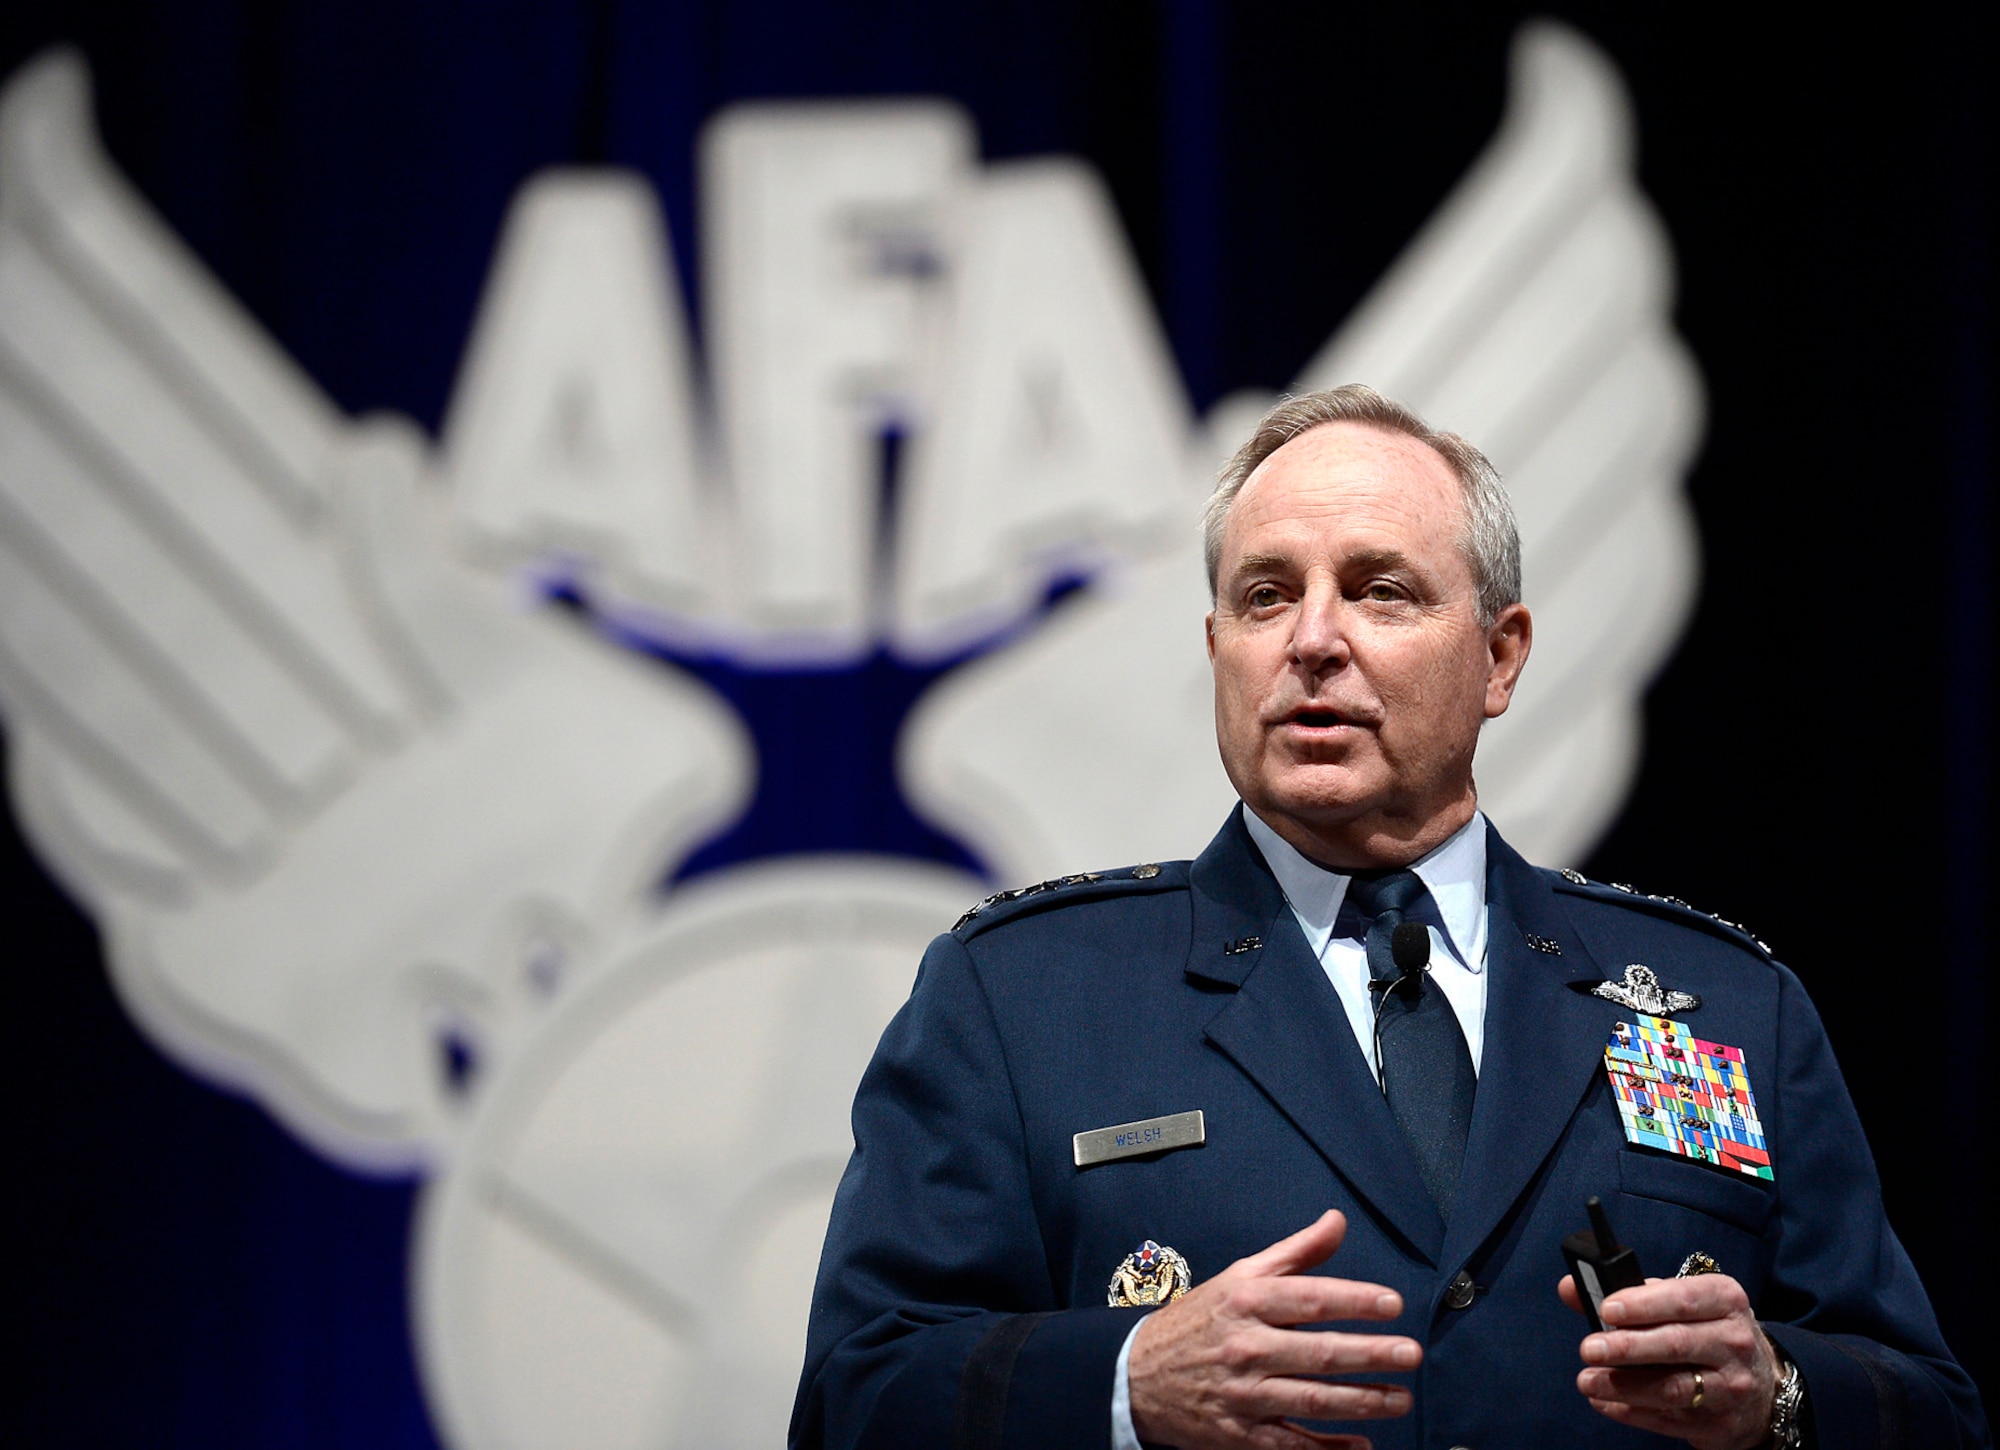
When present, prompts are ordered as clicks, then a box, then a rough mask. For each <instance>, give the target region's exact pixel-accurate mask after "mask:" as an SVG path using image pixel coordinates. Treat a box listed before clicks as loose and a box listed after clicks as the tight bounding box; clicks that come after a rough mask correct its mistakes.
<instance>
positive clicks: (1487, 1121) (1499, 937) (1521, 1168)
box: [1444, 827, 1605, 1266]
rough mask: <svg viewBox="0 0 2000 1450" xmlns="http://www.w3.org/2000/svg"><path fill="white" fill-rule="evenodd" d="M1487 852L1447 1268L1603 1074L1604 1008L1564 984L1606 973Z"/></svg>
mask: <svg viewBox="0 0 2000 1450" xmlns="http://www.w3.org/2000/svg"><path fill="white" fill-rule="evenodd" d="M1486 852H1487V872H1486V907H1487V937H1486V941H1487V946H1486V966H1487V971H1488V972H1489V973H1491V976H1490V978H1489V980H1488V982H1487V987H1486V1039H1485V1047H1484V1049H1483V1050H1482V1051H1481V1053H1480V1065H1479V1091H1478V1095H1477V1096H1476V1097H1475V1098H1474V1100H1473V1110H1472V1131H1471V1135H1470V1137H1469V1138H1468V1140H1467V1142H1466V1148H1465V1169H1464V1171H1463V1173H1462V1175H1461V1176H1460V1178H1459V1182H1458V1192H1457V1196H1456V1197H1455V1199H1454V1200H1453V1213H1452V1222H1451V1230H1450V1232H1449V1234H1448V1235H1447V1236H1446V1240H1445V1245H1444V1262H1445V1264H1446V1265H1447V1266H1451V1265H1456V1264H1459V1263H1463V1262H1464V1261H1465V1260H1466V1259H1467V1258H1468V1257H1470V1256H1471V1254H1472V1253H1473V1252H1474V1251H1475V1250H1477V1248H1478V1247H1479V1245H1480V1244H1481V1243H1483V1242H1484V1241H1485V1239H1486V1238H1487V1236H1488V1235H1489V1234H1491V1233H1492V1232H1493V1230H1494V1229H1495V1228H1496V1227H1497V1226H1498V1225H1499V1224H1500V1223H1501V1221H1502V1220H1503V1219H1504V1218H1505V1217H1506V1215H1507V1212H1508V1210H1509V1209H1510V1208H1511V1207H1512V1206H1513V1203H1514V1201H1515V1200H1516V1199H1517V1198H1519V1197H1520V1195H1521V1193H1522V1191H1523V1190H1524V1189H1525V1188H1526V1187H1527V1186H1528V1184H1529V1183H1530V1182H1531V1181H1532V1180H1533V1178H1534V1176H1535V1174H1536V1173H1537V1172H1538V1171H1539V1170H1540V1168H1541V1166H1542V1163H1543V1161H1544V1160H1545V1159H1546V1158H1547V1157H1548V1155H1549V1153H1550V1151H1551V1150H1552V1149H1553V1148H1554V1147H1555V1145H1556V1142H1557V1140H1558V1139H1559V1138H1561V1136H1562V1133H1563V1129H1564V1128H1565V1127H1566V1126H1567V1125H1568V1123H1569V1120H1570V1118H1571V1116H1572V1115H1573V1114H1574V1113H1575V1111H1576V1107H1577V1104H1578V1103H1579V1102H1580V1101H1581V1100H1582V1097H1583V1095H1584V1093H1585V1092H1586V1091H1587V1090H1588V1089H1589V1087H1590V1085H1591V1083H1592V1081H1593V1080H1594V1079H1595V1076H1596V1074H1597V1073H1598V1072H1600V1071H1602V1066H1601V1064H1602V1060H1603V1057H1602V1054H1603V1048H1604V1040H1605V1026H1604V1013H1603V1011H1602V1006H1603V1004H1602V1003H1599V1002H1596V1001H1594V1000H1593V999H1591V998H1590V997H1587V996H1584V995H1582V994H1580V993H1578V992H1575V991H1572V990H1570V987H1569V983H1570V982H1572V981H1592V982H1595V981H1599V980H1602V978H1603V976H1604V973H1603V972H1602V971H1601V970H1599V968H1598V966H1597V964H1596V963H1595V962H1594V961H1593V960H1592V958H1591V957H1590V955H1589V953H1588V952H1587V951H1586V950H1585V948H1584V945H1583V942H1582V939H1581V938H1579V937H1578V936H1577V935H1576V933H1575V931H1574V930H1573V929H1572V928H1571V926H1570V923H1569V919H1568V916H1567V914H1566V913H1565V912H1563V911H1562V909H1561V908H1560V907H1559V906H1558V905H1557V904H1556V900H1555V893H1554V892H1553V890H1552V889H1551V888H1550V887H1549V885H1548V883H1547V882H1545V881H1544V880H1543V879H1542V877H1541V876H1540V875H1539V874H1538V873H1537V872H1536V871H1535V869H1534V868H1533V867H1531V866H1529V865H1528V863H1527V862H1526V861H1524V860H1522V859H1521V857H1520V856H1519V855H1518V854H1516V853H1515V851H1514V850H1513V848H1512V847H1510V846H1508V845H1507V843H1506V842H1504V841H1502V840H1501V839H1500V836H1499V833H1498V832H1496V831H1493V830H1492V829H1491V828H1490V827H1489V828H1488V832H1487V838H1486ZM1530 936H1533V937H1535V938H1536V939H1538V940H1539V941H1541V942H1542V943H1544V945H1545V946H1547V945H1553V946H1555V947H1557V948H1559V950H1560V955H1557V954H1553V953H1550V952H1548V951H1546V950H1540V951H1538V950H1536V949H1534V948H1533V947H1531V946H1530V945H1529V937H1530Z"/></svg>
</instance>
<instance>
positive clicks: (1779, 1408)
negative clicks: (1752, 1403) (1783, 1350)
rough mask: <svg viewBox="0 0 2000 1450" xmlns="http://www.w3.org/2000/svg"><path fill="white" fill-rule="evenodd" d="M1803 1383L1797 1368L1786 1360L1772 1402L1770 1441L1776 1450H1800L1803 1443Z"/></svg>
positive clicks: (1804, 1401) (1804, 1388)
mask: <svg viewBox="0 0 2000 1450" xmlns="http://www.w3.org/2000/svg"><path fill="white" fill-rule="evenodd" d="M1805 1403H1806V1382H1805V1380H1804V1379H1803V1378H1802V1377H1801V1376H1800V1374H1799V1367H1798V1365H1796V1364H1795V1363H1793V1362H1792V1361H1791V1360H1789V1359H1788V1360H1786V1361H1785V1367H1784V1369H1783V1370H1782V1371H1781V1372H1780V1373H1779V1375H1778V1393H1777V1394H1776V1395H1775V1396H1774V1397H1773V1398H1772V1400H1771V1439H1770V1444H1771V1445H1773V1446H1774V1447H1776V1450H1799V1447H1800V1446H1802V1445H1804V1444H1805V1425H1804V1423H1803V1420H1804V1411H1805Z"/></svg>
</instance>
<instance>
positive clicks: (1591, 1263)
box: [1563, 1193, 1646, 1330]
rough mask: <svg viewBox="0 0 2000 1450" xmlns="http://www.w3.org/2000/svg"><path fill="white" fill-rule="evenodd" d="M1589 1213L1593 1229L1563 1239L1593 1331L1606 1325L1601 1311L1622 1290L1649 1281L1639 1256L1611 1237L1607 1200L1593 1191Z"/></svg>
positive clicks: (1564, 1253) (1567, 1257)
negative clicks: (1642, 1269)
mask: <svg viewBox="0 0 2000 1450" xmlns="http://www.w3.org/2000/svg"><path fill="white" fill-rule="evenodd" d="M1583 1206H1584V1208H1585V1209H1587V1210H1588V1211H1589V1213H1590V1232H1588V1233H1577V1234H1571V1235H1570V1236H1569V1237H1568V1238H1566V1239H1564V1240H1563V1257H1564V1258H1565V1259H1568V1260H1569V1272H1570V1276H1571V1277H1572V1278H1574V1279H1575V1280H1576V1292H1577V1296H1578V1297H1579V1298H1581V1299H1582V1300H1583V1313H1584V1317H1585V1318H1587V1319H1589V1320H1590V1327H1591V1328H1592V1329H1593V1330H1600V1329H1602V1328H1604V1320H1603V1319H1602V1318H1600V1317H1599V1315H1598V1312H1597V1311H1598V1310H1599V1309H1600V1308H1602V1307H1603V1305H1604V1301H1605V1300H1606V1299H1608V1298H1609V1297H1610V1296H1611V1295H1613V1294H1615V1293H1617V1292H1618V1291H1619V1290H1620V1289H1631V1288H1636V1287H1637V1286H1638V1285H1640V1284H1643V1283H1645V1282H1646V1276H1645V1274H1643V1273H1642V1272H1640V1269H1639V1256H1638V1255H1637V1254H1635V1253H1633V1252H1632V1250H1630V1249H1628V1248H1626V1247H1625V1245H1623V1244H1621V1243H1618V1242H1616V1241H1615V1240H1614V1239H1613V1238H1612V1237H1611V1220H1610V1219H1608V1218H1606V1217H1605V1216H1604V1201H1603V1200H1602V1199H1600V1198H1599V1197H1598V1196H1597V1195H1596V1194H1594V1193H1593V1194H1592V1195H1591V1196H1590V1197H1589V1198H1588V1199H1586V1200H1585V1201H1584V1205H1583Z"/></svg>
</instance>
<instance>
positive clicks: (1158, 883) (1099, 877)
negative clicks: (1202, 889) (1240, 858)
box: [951, 861, 1188, 932]
mask: <svg viewBox="0 0 2000 1450" xmlns="http://www.w3.org/2000/svg"><path fill="white" fill-rule="evenodd" d="M1187 864H1188V863H1187V862H1185V861H1169V862H1167V863H1166V864H1165V865H1161V864H1158V863H1156V862H1152V861H1147V862H1144V863H1143V864H1141V865H1138V866H1126V867H1123V868H1121V869H1119V870H1116V871H1080V872H1078V873H1077V874H1076V875H1074V876H1056V877H1052V878H1051V879H1049V880H1047V881H1037V882H1036V883H1035V884H1034V885H1033V886H1016V887H1014V888H1013V889H1012V890H1010V891H996V892H994V893H993V894H992V895H991V896H989V897H987V898H986V899H985V900H984V901H981V902H979V903H977V904H976V905H974V906H973V907H972V909H971V910H969V911H967V912H966V913H965V915H963V916H961V917H960V918H959V919H958V920H957V921H955V922H953V923H952V924H951V929H952V930H953V931H954V932H957V931H962V930H963V929H964V928H965V927H967V926H969V925H972V924H973V923H975V922H976V923H977V924H978V928H979V929H981V930H983V929H984V928H986V927H988V926H992V925H994V924H996V923H998V922H1001V921H1004V920H1006V919H1008V918H1009V917H1011V916H1013V915H1015V914H1016V913H1015V912H1012V911H1009V910H1007V909H1006V908H1008V907H1011V906H1014V905H1015V904H1016V903H1018V902H1028V901H1034V904H1035V905H1037V906H1041V905H1050V906H1054V905H1058V904H1065V905H1066V904H1067V903H1068V902H1070V901H1086V900H1096V899H1098V898H1100V897H1105V896H1122V895H1127V894H1130V893H1132V892H1140V891H1159V890H1163V889H1166V888H1168V887H1173V886H1178V885H1180V884H1181V883H1182V880H1183V879H1184V878H1185V876H1186V875H1187ZM1053 893H1061V895H1062V901H1061V902H1060V903H1059V902H1057V901H1055V900H1050V901H1046V902H1043V901H1039V900H1035V899H1036V898H1042V897H1049V896H1051V895H1052V894H1053Z"/></svg>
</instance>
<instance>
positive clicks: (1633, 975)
mask: <svg viewBox="0 0 2000 1450" xmlns="http://www.w3.org/2000/svg"><path fill="white" fill-rule="evenodd" d="M1590 995H1591V996H1593V997H1602V998H1603V999H1604V1000H1605V1001H1607V1002H1616V1003H1617V1004H1618V1005H1619V1006H1620V1007H1627V1008H1630V1009H1631V1010H1632V1011H1634V1012H1643V1013H1645V1014H1646V1015H1647V1016H1648V1017H1665V1016H1667V1015H1668V1014H1670V1013H1673V1012H1692V1011H1694V1009H1695V1008H1697V1007H1699V1006H1700V1005H1701V998H1700V997H1698V996H1696V995H1695V994H1694V993H1693V992H1677V991H1675V990H1673V989H1672V988H1671V987H1662V986H1661V985H1660V979H1659V976H1658V975H1657V974H1656V973H1655V972H1654V971H1653V969H1652V968H1651V967H1648V966H1644V965H1642V964H1640V963H1638V962H1633V963H1632V964H1631V965H1630V966H1628V967H1626V968H1625V982H1624V985H1622V986H1621V985H1619V984H1618V983H1617V982H1599V983H1598V984H1597V985H1596V986H1594V987H1592V988H1591V989H1590Z"/></svg>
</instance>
